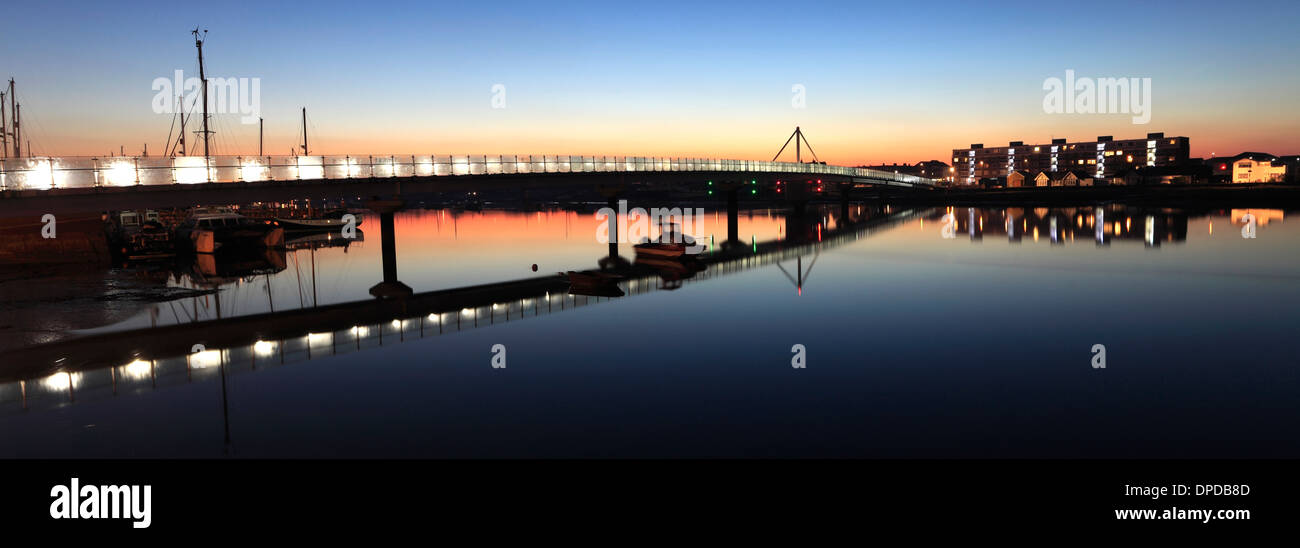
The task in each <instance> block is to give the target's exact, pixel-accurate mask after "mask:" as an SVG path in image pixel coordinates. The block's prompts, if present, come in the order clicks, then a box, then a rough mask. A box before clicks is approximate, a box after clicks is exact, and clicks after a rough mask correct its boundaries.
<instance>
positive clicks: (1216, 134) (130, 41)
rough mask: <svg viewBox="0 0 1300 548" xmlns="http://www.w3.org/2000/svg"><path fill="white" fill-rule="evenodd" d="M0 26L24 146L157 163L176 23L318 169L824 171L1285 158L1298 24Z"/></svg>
mask: <svg viewBox="0 0 1300 548" xmlns="http://www.w3.org/2000/svg"><path fill="white" fill-rule="evenodd" d="M5 11H6V16H5V18H4V21H5V22H4V23H3V24H2V25H0V76H4V77H12V78H14V79H15V80H16V82H17V86H18V93H17V95H18V100H19V102H21V103H22V116H23V122H24V133H25V135H26V136H25V139H30V140H31V142H32V149H33V151H34V152H35V153H36V154H48V155H56V156H70V155H103V154H108V153H109V152H110V151H112V152H117V151H118V150H119V147H123V150H125V152H126V153H127V154H138V153H139V152H140V150H141V148H142V147H143V145H144V144H145V143H147V144H148V148H149V151H150V153H151V154H154V155H157V154H158V153H159V152H160V151H161V150H162V149H163V148H164V146H165V144H166V141H167V136H168V133H169V129H170V125H171V124H172V123H173V118H174V116H173V115H172V114H169V113H156V112H154V109H153V102H154V98H155V95H156V94H157V93H158V92H157V91H155V90H154V89H153V88H152V86H153V83H154V81H155V79H158V78H166V79H171V78H172V77H173V73H174V71H176V70H182V71H184V72H185V75H186V76H187V77H189V76H197V72H198V71H197V68H198V67H197V61H196V55H195V53H196V52H195V47H194V41H193V38H192V37H191V36H190V33H189V31H190V30H191V29H193V28H195V27H196V26H199V27H201V28H206V29H207V30H208V31H209V33H208V36H207V42H206V44H205V46H204V54H205V69H206V73H207V76H208V77H209V78H213V77H222V78H258V79H260V80H259V83H260V107H261V108H260V111H261V116H262V117H263V118H264V119H265V137H264V139H265V152H266V153H267V154H287V153H289V152H290V150H292V148H293V147H294V146H295V144H297V143H298V142H300V140H301V133H302V131H301V123H302V122H301V116H302V114H301V109H302V108H304V107H305V108H306V109H307V117H308V135H309V140H310V145H311V152H312V153H313V154H492V155H495V154H574V155H580V154H581V155H619V156H624V155H627V156H693V157H710V158H719V157H720V158H738V159H752V160H767V159H771V158H772V156H773V155H775V154H776V152H777V150H778V149H780V147H781V145H782V144H783V143H784V142H785V140H786V138H787V137H788V136H789V135H790V132H791V131H792V130H793V128H794V127H795V126H801V127H802V128H803V131H804V133H805V134H806V136H807V138H808V140H809V142H810V143H811V145H812V146H813V147H814V150H815V151H816V153H817V157H818V159H820V160H823V161H826V162H829V163H832V164H840V165H859V164H879V163H893V162H909V163H911V162H917V161H922V160H930V159H939V160H943V161H945V162H950V161H951V158H950V157H949V156H950V155H951V151H952V149H954V148H963V147H966V146H967V145H969V144H971V143H984V144H985V145H986V146H998V145H1005V144H1006V143H1007V142H1009V141H1013V140H1020V141H1025V142H1026V143H1030V144H1033V143H1041V142H1047V141H1049V140H1050V139H1051V138H1054V137H1056V138H1059V137H1065V138H1068V139H1070V140H1072V141H1073V140H1092V139H1094V138H1095V137H1097V136H1098V135H1113V136H1114V137H1115V138H1116V139H1124V138H1142V137H1145V135H1146V134H1147V133H1148V132H1157V131H1159V132H1164V133H1165V134H1166V135H1168V136H1174V135H1180V136H1187V137H1189V138H1190V139H1191V147H1192V150H1191V153H1192V156H1194V157H1209V156H1211V155H1219V156H1227V155H1233V154H1236V153H1238V152H1242V151H1247V150H1249V151H1262V152H1270V153H1273V154H1279V155H1281V154H1300V108H1297V107H1300V70H1297V69H1298V68H1300V59H1298V58H1297V55H1298V54H1300V31H1297V29H1300V8H1297V7H1296V6H1295V5H1294V4H1293V3H1291V2H1249V1H1243V2H1233V3H1231V4H1212V3H1204V2H1190V1H1189V2H1140V3H1139V2H1105V1H1102V2H1087V3H1082V4H1080V3H1073V4H1071V3H1054V4H1053V3H1048V2H1042V1H1038V2H1026V3H1001V2H999V3H979V2H974V3H973V2H965V1H953V2H948V1H943V2H926V1H921V2H888V3H880V4H875V3H869V2H860V1H859V2H843V3H836V2H829V3H816V2H782V3H770V4H769V3H762V2H755V1H750V2H736V3H706V2H680V3H679V2H648V3H635V4H634V3H623V2H607V3H563V2H508V1H492V2H481V1H480V2H466V3H457V2H395V3H385V2H370V3H332V2H310V3H292V4H288V3H286V4H275V3H261V2H250V3H241V2H205V3H199V2H190V3H187V4H160V3H157V2H148V3H144V2H141V3H126V2H123V3H115V5H108V3H102V2H39V3H38V2H25V3H18V4H14V5H12V6H8V7H6V8H5ZM1066 70H1073V71H1074V72H1075V73H1076V75H1077V76H1079V77H1090V78H1121V77H1123V78H1130V77H1137V78H1150V79H1151V91H1152V96H1151V117H1150V121H1149V123H1147V124H1134V123H1133V121H1132V116H1133V115H1132V114H1126V113H1118V114H1051V113H1047V112H1044V107H1043V100H1044V95H1045V93H1046V92H1045V91H1044V81H1045V80H1046V79H1048V78H1060V79H1064V78H1065V72H1066ZM498 85H500V86H504V87H503V88H496V90H497V91H494V86H498ZM796 86H802V89H803V95H802V98H803V103H802V108H797V107H798V106H799V105H797V104H796V103H797V101H795V99H797V97H796V93H795V92H794V91H793V90H794V88H795V87H796ZM501 89H504V93H501V92H500V90H501ZM494 100H496V101H497V102H496V104H495V106H501V107H504V108H494ZM196 119H197V118H196ZM212 122H213V126H214V129H215V131H217V134H216V136H215V138H214V148H215V150H214V154H256V153H257V146H258V126H257V124H256V123H251V124H244V123H242V122H241V119H240V115H239V114H218V115H214V116H213V118H212ZM188 129H189V130H191V131H192V130H193V129H195V128H194V126H193V125H191V126H190V127H189V128H188ZM191 150H193V141H192V142H191ZM786 156H787V157H789V153H787V155H786Z"/></svg>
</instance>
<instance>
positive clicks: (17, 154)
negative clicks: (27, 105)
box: [9, 78, 23, 158]
mask: <svg viewBox="0 0 1300 548" xmlns="http://www.w3.org/2000/svg"><path fill="white" fill-rule="evenodd" d="M16 101H17V99H16V96H15V95H14V79H13V78H10V79H9V112H10V114H13V118H14V121H13V128H14V130H13V138H14V158H22V156H23V152H22V147H21V146H19V144H18V143H20V142H21V137H20V135H21V133H19V131H20V130H19V129H18V109H19V108H20V107H21V106H22V105H19V104H18V103H17V102H16Z"/></svg>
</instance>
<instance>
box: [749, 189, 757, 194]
mask: <svg viewBox="0 0 1300 548" xmlns="http://www.w3.org/2000/svg"><path fill="white" fill-rule="evenodd" d="M749 193H750V194H758V189H757V188H756V189H753V190H751V191H749Z"/></svg>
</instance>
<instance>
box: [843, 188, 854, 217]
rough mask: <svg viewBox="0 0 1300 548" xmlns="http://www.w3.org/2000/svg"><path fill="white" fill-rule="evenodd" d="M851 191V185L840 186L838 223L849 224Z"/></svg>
mask: <svg viewBox="0 0 1300 548" xmlns="http://www.w3.org/2000/svg"><path fill="white" fill-rule="evenodd" d="M852 190H853V185H852V184H841V185H840V222H841V223H846V224H847V223H848V222H849V200H850V198H852V196H850V192H851V191H852Z"/></svg>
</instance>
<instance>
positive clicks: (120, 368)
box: [0, 208, 920, 410]
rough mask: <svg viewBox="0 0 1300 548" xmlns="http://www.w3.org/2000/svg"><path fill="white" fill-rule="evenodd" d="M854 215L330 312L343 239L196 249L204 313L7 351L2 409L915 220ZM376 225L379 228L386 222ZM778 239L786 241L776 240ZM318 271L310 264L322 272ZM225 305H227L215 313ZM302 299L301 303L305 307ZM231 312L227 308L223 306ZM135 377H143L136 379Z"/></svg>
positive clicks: (381, 341)
mask: <svg viewBox="0 0 1300 548" xmlns="http://www.w3.org/2000/svg"><path fill="white" fill-rule="evenodd" d="M855 214H856V215H855V216H854V217H853V218H852V220H844V219H840V220H839V221H838V224H837V228H836V229H833V230H832V229H825V228H823V227H824V226H825V224H826V223H827V222H828V221H831V220H833V219H835V217H834V215H833V214H831V213H826V214H825V215H823V216H812V217H809V216H800V217H791V218H781V217H773V216H770V214H769V215H768V216H766V217H758V219H760V221H759V222H758V223H754V222H753V221H754V219H755V216H754V213H753V212H751V213H750V214H749V215H748V218H749V220H750V222H749V223H747V224H748V225H749V226H748V227H747V228H751V229H752V233H751V238H752V242H753V243H752V244H751V245H747V246H738V247H729V248H728V249H726V250H723V249H713V250H712V251H710V252H706V253H704V254H702V255H699V256H688V257H676V258H664V257H652V256H640V255H638V256H637V257H636V260H635V261H634V262H632V261H628V260H627V259H624V258H623V257H622V256H621V255H618V254H617V250H616V249H615V248H611V251H614V252H615V254H613V255H608V254H607V255H605V256H602V257H600V258H599V259H598V260H597V261H595V262H596V263H597V264H598V265H599V266H600V267H599V268H598V269H595V270H587V271H569V272H568V273H567V275H555V276H540V277H529V278H522V279H516V280H511V281H503V282H495V283H489V284H483V285H470V286H463V287H457V288H450V289H441V290H435V291H429V292H424V293H416V294H412V295H406V296H403V297H401V298H393V297H387V298H382V299H379V300H360V301H348V302H341V303H334V304H329V305H318V304H315V303H317V302H318V295H317V294H316V292H315V286H316V282H315V280H316V277H317V272H316V268H317V266H316V265H317V263H316V260H315V257H314V254H315V253H316V251H317V250H318V249H321V248H324V247H329V246H332V245H336V246H339V247H341V248H342V249H341V250H340V252H342V253H347V252H348V250H349V249H350V248H351V247H352V246H355V245H356V242H355V241H339V240H335V239H331V238H325V239H324V240H321V239H319V238H316V239H313V240H311V241H310V242H306V243H304V242H298V243H295V242H294V241H293V240H291V241H290V244H291V246H290V249H289V251H287V252H286V251H285V250H270V249H262V250H256V251H252V252H248V253H227V254H218V255H201V256H199V257H197V258H195V259H194V260H193V262H192V263H191V264H190V268H189V270H187V271H185V272H184V281H180V279H179V275H178V279H177V281H176V283H178V284H180V285H187V286H190V287H197V288H218V289H219V291H217V292H215V293H213V294H211V295H205V296H203V298H202V299H201V302H202V303H203V304H202V305H200V297H194V298H192V299H191V301H192V302H191V303H190V304H191V305H192V308H187V307H186V303H184V302H168V303H165V305H166V306H168V307H169V308H171V309H172V310H173V312H174V311H175V310H176V309H177V308H179V309H180V310H182V311H185V312H188V313H190V314H189V315H188V316H184V315H178V314H175V313H173V319H174V320H176V321H174V322H171V323H170V324H168V323H167V322H165V321H163V322H160V321H159V320H160V318H162V315H161V314H158V313H157V310H158V309H155V310H154V311H153V312H152V313H151V315H150V316H151V325H150V326H149V327H148V328H144V329H125V330H124V328H123V326H122V325H116V326H111V327H110V328H108V329H105V330H102V331H101V332H100V333H90V332H89V331H88V332H87V335H86V336H83V337H80V338H75V339H72V340H68V341H62V342H58V343H54V344H48V345H41V346H36V347H29V348H24V349H19V350H17V351H13V352H9V353H7V354H6V357H7V358H8V361H9V362H10V363H13V364H14V365H12V366H10V367H8V368H6V369H4V370H0V379H5V380H8V381H9V382H6V383H5V384H0V408H10V409H13V408H14V407H15V405H14V404H17V405H16V407H17V408H18V409H22V410H26V409H30V408H32V407H33V406H36V407H40V406H43V405H48V404H53V405H60V404H64V403H71V402H75V401H78V399H85V398H86V397H87V394H91V395H94V394H108V395H118V394H119V393H123V392H125V393H133V392H136V391H139V390H142V389H153V388H157V387H158V386H159V379H160V378H161V379H165V382H164V383H163V384H164V385H166V384H168V382H166V379H173V378H180V377H181V376H182V374H183V377H184V379H185V382H193V381H195V380H203V379H208V378H210V377H211V375H210V374H207V373H206V372H205V371H206V370H210V369H217V368H219V369H221V370H222V374H223V375H224V374H226V373H227V371H228V372H229V373H230V374H238V373H242V372H249V371H255V370H257V369H259V368H265V367H271V366H278V365H283V364H286V363H291V362H297V361H306V360H311V359H313V358H315V357H322V356H334V355H340V354H346V353H349V352H354V351H359V350H365V349H367V348H374V347H380V346H383V345H385V344H393V343H400V342H404V341H407V340H417V339H423V338H427V337H434V336H441V335H445V334H449V333H456V332H460V331H464V330H467V329H474V328H478V327H486V326H491V325H497V324H502V323H507V322H511V321H517V320H522V319H528V318H535V317H540V316H546V315H550V314H555V313H558V312H563V311H566V310H572V309H575V308H580V307H585V306H589V305H592V304H597V303H602V302H607V301H609V300H610V299H613V298H619V297H625V296H640V295H647V294H651V293H655V292H659V291H672V290H676V289H679V288H681V287H682V286H683V284H685V283H687V282H700V281H707V280H711V279H715V278H719V277H723V276H727V275H730V274H733V273H737V272H742V271H745V270H750V269H755V268H761V267H764V266H768V265H773V264H775V265H777V266H778V267H780V265H781V263H782V262H793V263H794V264H796V265H803V264H804V263H803V259H804V257H806V256H811V257H813V263H815V262H816V257H817V256H819V255H820V252H821V250H822V249H823V248H831V247H835V246H839V245H843V244H845V243H849V242H852V241H856V240H858V239H860V238H862V237H863V236H866V235H869V234H872V233H874V232H876V231H879V230H885V229H888V228H889V227H891V226H895V225H897V224H900V223H903V222H906V221H908V220H911V219H913V218H916V217H917V216H918V215H920V212H918V211H915V210H910V209H902V210H895V209H893V208H882V209H878V210H874V211H870V210H863V209H860V208H859V209H858V210H856V212H855ZM438 218H439V219H442V218H443V217H442V216H439V217H438ZM763 222H767V223H768V224H769V225H770V224H771V223H780V224H781V227H780V228H779V229H776V230H775V231H774V230H773V228H774V227H772V226H763ZM388 226H390V225H388V224H385V225H384V227H385V228H387V227H388ZM453 226H455V221H453ZM795 227H797V228H795ZM381 230H382V229H381ZM453 231H454V236H453V237H454V238H455V239H459V238H460V229H459V228H453ZM762 232H766V233H769V234H770V233H772V232H775V233H776V234H777V235H778V236H777V238H776V239H772V240H768V241H763V242H760V241H758V234H759V233H762ZM787 234H795V235H798V236H797V237H794V238H787V237H785V235H787ZM593 244H594V245H593ZM597 245H599V244H595V242H594V239H593V240H592V243H588V244H586V245H585V247H587V248H588V249H593V248H594V249H599V247H597ZM396 249H397V247H396V245H395V244H394V245H389V246H385V247H384V250H383V251H384V252H383V254H382V256H381V257H380V258H379V259H380V261H381V262H383V263H387V264H388V265H393V264H395V263H396V261H397V256H398V253H397V251H396ZM302 251H306V252H307V253H308V255H309V256H310V257H312V259H311V269H312V270H311V272H310V278H311V283H310V284H309V286H308V288H307V289H310V290H311V291H312V294H311V297H310V301H307V300H304V299H305V297H306V295H305V293H306V290H304V289H303V288H302V287H301V285H300V287H299V292H298V297H299V299H300V303H299V304H300V306H299V307H298V308H296V309H295V308H290V309H287V310H280V311H276V310H275V309H274V302H275V301H274V299H273V298H271V297H270V290H271V287H272V285H271V284H270V283H269V281H264V286H263V287H265V289H266V292H267V299H268V300H267V308H268V310H267V311H266V312H260V311H259V312H256V313H248V312H246V311H244V310H242V309H243V306H241V305H247V304H250V303H249V302H248V301H246V300H245V299H246V298H247V295H244V294H241V293H240V291H239V290H240V289H242V288H245V287H247V286H249V285H250V284H252V283H253V282H255V281H257V279H258V278H259V277H261V278H263V279H264V280H269V278H270V277H272V276H283V275H285V274H286V266H285V264H286V256H288V257H294V258H296V259H295V260H294V261H293V262H294V263H295V265H297V264H301V261H302V259H301V258H299V257H300V254H301V253H300V252H302ZM416 252H417V253H418V252H419V251H418V250H417V251H416ZM286 253H288V255H286ZM326 264H327V263H325V262H323V261H322V263H321V265H322V266H324V265H326ZM810 267H811V264H810ZM390 268H391V266H389V267H386V268H384V271H385V272H384V274H383V276H384V280H385V281H386V282H389V281H396V278H395V277H394V276H393V273H392V272H390V271H389V269H390ZM782 269H783V267H782ZM810 269H811V268H809V270H810ZM294 276H295V279H296V280H299V281H301V280H303V275H302V274H301V272H295V273H294ZM806 276H807V272H805V271H804V270H803V268H802V266H799V280H798V281H797V282H796V286H797V287H798V289H799V291H802V284H803V281H804V280H805V279H806ZM365 281H366V280H365V279H364V278H362V279H360V280H357V281H356V282H357V283H359V284H362V285H364V283H365ZM232 296H233V297H234V298H231V297H232ZM208 297H211V299H209V298H208ZM223 301H226V302H227V304H226V305H225V307H226V309H227V311H226V312H224V313H223V305H222V303H223ZM231 301H233V304H232V303H231ZM308 302H310V303H312V304H311V305H310V306H308V304H307V303H308ZM209 303H211V304H209ZM161 306H162V305H160V307H159V308H161ZM231 308H235V309H236V310H234V311H231V310H230V309H231ZM200 310H203V311H208V310H210V311H211V315H206V314H204V315H201V314H200V313H199V312H200ZM195 343H199V344H201V345H202V347H203V349H202V350H200V351H195V350H194V348H195ZM146 370H147V372H148V375H145V374H144V372H145V371H146ZM146 381H147V382H146ZM36 387H38V388H36Z"/></svg>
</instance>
